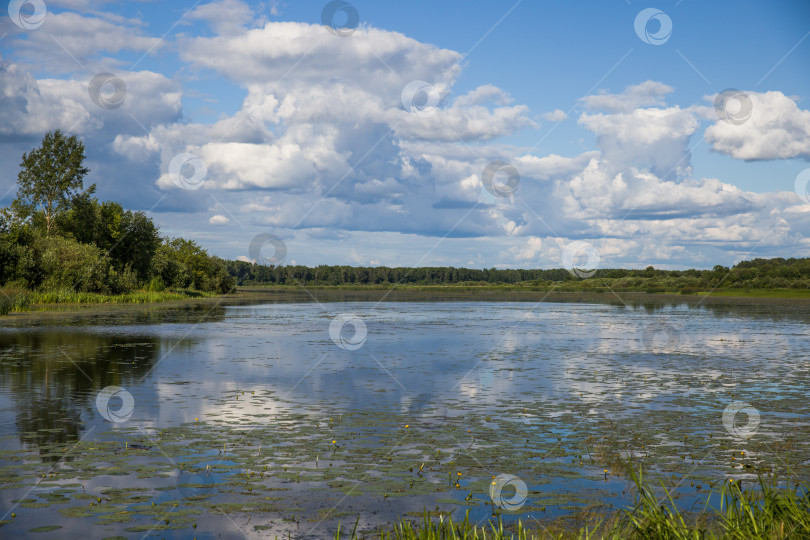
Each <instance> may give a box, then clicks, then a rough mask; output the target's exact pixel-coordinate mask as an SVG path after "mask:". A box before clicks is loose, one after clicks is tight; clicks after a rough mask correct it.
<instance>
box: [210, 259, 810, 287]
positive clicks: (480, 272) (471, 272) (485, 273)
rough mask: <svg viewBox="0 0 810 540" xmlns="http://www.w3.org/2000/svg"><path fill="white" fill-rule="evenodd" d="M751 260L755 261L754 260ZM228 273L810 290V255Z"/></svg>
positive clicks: (315, 280)
mask: <svg viewBox="0 0 810 540" xmlns="http://www.w3.org/2000/svg"><path fill="white" fill-rule="evenodd" d="M752 262H753V264H751V263H752ZM226 264H227V267H228V272H229V273H230V275H231V276H233V277H234V279H235V280H236V283H237V284H238V285H259V284H267V285H307V286H369V285H380V286H391V285H406V286H407V285H439V286H449V285H454V286H467V287H475V286H488V287H493V286H498V287H503V286H511V285H516V286H520V287H530V288H536V289H544V290H549V289H553V290H556V291H611V290H612V291H616V292H621V291H640V292H674V293H677V292H682V293H683V294H695V293H699V292H709V291H713V290H715V289H717V288H724V289H727V288H736V289H775V288H795V289H810V259H768V260H765V259H756V260H755V261H746V262H741V263H739V264H738V265H736V266H735V267H734V268H731V269H729V268H726V267H724V266H719V265H718V266H715V267H714V268H713V269H711V270H657V269H655V268H653V267H652V266H648V267H647V268H645V269H643V270H630V269H622V268H607V269H599V270H597V271H596V272H595V273H594V275H593V276H592V277H589V278H581V277H577V276H575V275H573V274H572V273H571V272H569V271H568V270H565V269H563V268H556V269H550V270H541V269H528V270H526V269H495V268H490V269H473V268H453V267H422V268H388V267H385V266H377V267H352V266H326V265H321V266H317V267H314V268H310V267H306V266H300V265H299V266H261V265H258V264H254V263H248V262H243V261H228V262H227V263H226Z"/></svg>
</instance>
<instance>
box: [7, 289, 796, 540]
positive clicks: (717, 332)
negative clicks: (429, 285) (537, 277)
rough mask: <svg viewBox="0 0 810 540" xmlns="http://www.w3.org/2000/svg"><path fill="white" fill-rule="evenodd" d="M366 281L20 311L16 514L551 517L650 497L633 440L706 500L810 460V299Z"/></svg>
mask: <svg viewBox="0 0 810 540" xmlns="http://www.w3.org/2000/svg"><path fill="white" fill-rule="evenodd" d="M346 298H353V297H350V296H345V297H341V296H340V295H338V294H333V295H331V296H330V297H328V298H323V299H319V300H321V301H313V300H314V299H313V298H310V297H308V296H302V295H290V296H289V297H288V298H286V299H285V298H280V297H273V298H272V301H270V300H266V301H265V303H247V304H245V303H239V304H235V305H224V304H217V303H208V304H201V305H199V306H194V307H171V308H164V309H160V308H154V307H153V308H139V309H138V310H126V309H123V310H120V311H110V312H108V313H107V312H102V313H100V314H97V315H94V316H87V317H78V318H76V319H70V318H67V319H54V320H51V319H43V320H42V321H38V322H37V321H34V323H35V324H31V321H27V322H25V324H13V325H11V326H7V327H5V328H3V329H2V330H0V354H2V356H1V357H0V437H1V438H0V460H1V461H2V463H0V477H1V480H0V482H2V484H1V485H0V513H2V514H3V516H2V519H3V520H4V521H5V522H6V523H5V524H4V525H3V526H2V527H0V535H2V536H4V537H12V536H19V535H24V534H27V533H28V532H29V531H32V530H40V531H42V532H41V533H40V534H38V535H37V537H41V538H48V537H51V536H52V537H54V538H61V537H68V536H79V535H83V536H88V537H94V538H95V537H98V538H102V537H114V536H117V535H118V536H123V537H127V538H129V537H132V538H141V537H143V536H156V537H163V538H187V537H188V538H190V537H196V538H241V537H274V536H276V535H279V536H280V535H287V534H288V533H289V534H290V535H292V536H293V537H296V538H308V537H317V538H321V537H331V536H333V535H334V531H335V529H336V528H337V525H338V523H340V524H342V525H341V527H342V528H343V529H346V528H349V529H351V528H352V527H353V526H354V524H355V522H357V523H358V529H359V530H371V529H374V528H375V527H380V526H386V525H387V524H389V523H391V522H393V521H395V520H396V519H398V518H401V517H403V516H405V517H407V516H420V515H422V514H423V513H424V512H425V511H430V512H452V513H453V515H454V517H455V516H463V515H464V513H465V512H467V511H469V512H470V517H471V520H473V521H474V522H479V521H481V522H485V521H486V520H488V519H491V518H492V517H493V515H500V516H501V517H502V518H503V519H504V520H505V521H507V522H512V521H515V520H517V519H520V520H522V521H523V522H524V523H525V522H529V523H530V524H532V525H537V523H538V522H539V523H540V524H542V523H544V522H546V521H548V520H553V519H555V518H559V517H561V516H566V515H570V514H572V513H577V512H580V511H582V510H583V509H589V511H597V512H598V511H605V512H609V511H611V510H615V509H616V508H622V507H625V506H627V505H628V504H631V503H632V502H633V490H632V483H631V482H630V481H629V480H628V477H627V464H628V463H632V464H633V466H634V467H640V466H643V467H644V470H645V475H647V476H649V477H651V478H653V479H654V480H655V482H656V483H658V481H659V480H660V481H662V482H663V483H664V484H665V485H666V486H667V487H668V489H670V490H671V492H672V493H673V495H674V496H675V497H676V499H677V501H678V504H680V505H683V506H684V507H687V506H689V505H691V504H693V503H694V502H695V501H698V500H704V499H705V496H706V493H707V492H708V491H709V490H710V489H711V488H712V487H717V486H718V485H719V483H721V482H726V481H728V480H729V479H731V480H734V481H742V482H744V483H748V484H749V485H753V481H754V480H755V479H756V478H757V474H763V475H766V476H768V477H770V476H771V475H773V477H774V478H775V479H777V481H779V482H784V481H791V482H795V481H804V482H807V481H808V480H810V407H809V406H808V391H810V339H808V337H810V335H809V332H808V328H810V325H808V323H810V305H808V303H806V302H805V303H802V302H781V303H779V302H767V301H755V302H744V303H741V302H733V301H728V302H725V301H720V300H714V301H712V302H705V303H704V302H702V301H701V300H700V299H695V298H693V299H686V300H683V301H680V300H672V301H656V300H649V299H647V300H644V301H638V300H627V299H623V298H619V297H613V296H611V297H610V298H609V299H608V300H607V301H604V302H547V301H546V302H537V301H534V300H532V301H481V300H475V299H468V298H461V299H456V300H454V301H436V300H437V299H436V298H431V300H432V301H407V302H404V301H389V300H391V298H385V300H384V301H380V300H381V298H377V299H374V300H368V299H366V300H355V301H334V300H341V299H343V300H345V299H346ZM326 300H328V301H326ZM438 300H440V299H438ZM254 302H259V300H254ZM226 304H227V302H226ZM12 512H13V513H14V514H15V517H13V518H12V517H11V514H12ZM358 520H359V521H358ZM57 527H59V528H57Z"/></svg>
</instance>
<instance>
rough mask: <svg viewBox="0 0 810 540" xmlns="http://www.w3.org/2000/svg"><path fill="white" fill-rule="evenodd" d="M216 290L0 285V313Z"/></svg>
mask: <svg viewBox="0 0 810 540" xmlns="http://www.w3.org/2000/svg"><path fill="white" fill-rule="evenodd" d="M213 296H216V293H211V292H202V291H194V290H188V289H178V290H172V291H132V292H129V293H124V294H114V295H110V294H99V293H88V292H76V291H71V290H65V291H28V290H25V289H2V288H0V315H8V314H9V313H11V312H20V311H29V310H31V311H40V310H45V309H47V306H49V305H58V304H148V303H154V302H167V301H170V300H186V299H193V298H210V297H213Z"/></svg>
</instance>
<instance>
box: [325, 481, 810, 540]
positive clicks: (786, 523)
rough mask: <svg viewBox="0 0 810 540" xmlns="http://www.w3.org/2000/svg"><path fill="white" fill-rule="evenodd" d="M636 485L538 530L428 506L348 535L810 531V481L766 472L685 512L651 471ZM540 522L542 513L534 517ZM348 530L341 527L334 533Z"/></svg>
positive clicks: (767, 534)
mask: <svg viewBox="0 0 810 540" xmlns="http://www.w3.org/2000/svg"><path fill="white" fill-rule="evenodd" d="M631 480H632V481H633V484H634V485H635V490H636V500H635V504H634V505H633V506H632V507H631V508H628V509H626V510H623V511H620V512H618V513H615V514H613V515H604V514H602V515H599V514H597V515H596V516H590V517H591V518H592V519H587V517H588V516H587V515H586V519H585V520H584V521H585V522H586V523H588V522H590V521H594V523H593V524H584V523H583V524H579V525H577V524H576V523H574V522H572V521H571V520H570V519H569V520H560V521H558V522H542V523H541V522H538V526H537V527H536V528H534V529H532V528H531V527H529V526H526V525H524V524H523V523H521V522H520V521H519V522H518V523H517V524H516V525H514V526H512V527H505V526H504V523H503V521H502V519H501V516H500V515H499V516H498V519H497V521H490V522H489V523H487V524H486V525H480V526H479V525H476V524H473V523H470V514H469V511H468V512H467V513H466V515H465V516H464V519H463V520H461V521H454V520H453V519H452V517H450V516H443V515H440V516H439V518H438V520H434V519H432V518H431V516H430V514H428V513H427V512H425V514H424V515H423V517H422V519H421V520H420V522H418V523H415V524H414V523H411V522H410V521H407V520H400V521H398V522H397V523H395V524H394V525H393V526H392V528H391V530H382V531H379V532H377V533H374V534H370V535H362V534H358V533H357V524H355V527H354V529H352V531H351V533H350V534H349V535H346V536H345V538H347V539H349V540H355V539H358V538H361V537H369V538H380V540H389V539H391V540H393V539H396V540H506V539H514V540H529V539H535V538H536V539H552V538H554V539H567V538H577V539H588V538H608V539H611V540H636V539H637V540H659V539H661V540H701V539H706V540H709V539H723V540H749V539H752V540H758V539H761V540H771V539H773V540H776V539H788V538H810V492H808V490H807V487H806V486H805V487H801V488H800V487H798V486H794V487H793V488H791V487H790V486H787V487H783V488H777V487H775V486H774V485H773V484H766V483H765V481H764V480H763V479H762V477H760V480H759V488H760V489H759V490H753V489H752V490H743V489H742V488H741V487H740V486H739V485H738V483H728V484H726V485H724V486H723V487H722V488H720V489H719V490H716V491H712V492H711V493H709V494H708V495H707V496H706V501H705V504H704V505H703V510H702V511H699V512H696V513H695V512H691V511H684V510H681V509H679V508H678V506H677V505H676V504H675V502H674V500H673V497H672V496H671V494H670V493H669V492H668V491H667V490H666V489H664V488H663V486H662V488H661V490H662V491H663V493H662V494H661V495H659V494H658V493H656V490H655V489H654V488H653V486H652V485H650V484H649V483H648V482H647V481H646V480H645V479H644V478H643V473H642V471H638V472H635V471H633V472H632V474H631ZM718 495H719V497H720V500H721V504H720V508H717V509H712V508H709V502H710V500H712V499H713V498H716V497H717V496H718ZM533 521H536V520H533ZM343 538H344V535H343V533H342V531H341V529H340V527H338V530H337V533H336V534H335V540H342V539H343Z"/></svg>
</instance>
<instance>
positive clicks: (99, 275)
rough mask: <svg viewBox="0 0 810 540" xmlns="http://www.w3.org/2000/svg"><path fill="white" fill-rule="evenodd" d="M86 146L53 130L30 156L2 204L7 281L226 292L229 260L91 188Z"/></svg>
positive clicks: (112, 289) (36, 286) (47, 286)
mask: <svg viewBox="0 0 810 540" xmlns="http://www.w3.org/2000/svg"><path fill="white" fill-rule="evenodd" d="M84 160H85V154H84V144H83V143H82V142H81V140H79V139H78V138H77V137H76V136H66V135H65V134H63V133H62V132H61V131H59V130H56V131H52V132H49V133H47V134H46V135H45V137H44V138H43V139H42V144H41V146H39V147H38V148H35V149H34V150H32V151H31V152H30V153H26V154H23V158H22V163H21V164H20V167H21V170H20V172H19V175H18V177H17V198H16V199H15V200H14V201H13V202H12V204H11V206H8V207H5V208H2V209H0V286H6V287H20V288H25V289H30V290H49V291H50V290H65V289H71V290H75V291H77V292H96V293H105V294H118V293H124V292H129V291H132V290H136V289H148V290H154V291H161V290H164V289H166V288H169V289H196V290H200V291H218V292H227V291H229V290H231V289H232V288H233V285H234V280H233V278H232V277H231V276H230V275H229V274H228V272H227V269H226V266H225V264H224V261H223V260H221V259H219V258H217V257H213V256H210V255H208V253H206V251H205V250H204V249H202V248H201V247H200V246H199V245H197V244H196V243H195V242H193V241H191V240H184V239H182V238H164V237H161V235H160V231H159V230H158V227H157V226H156V225H155V224H154V223H153V221H152V220H151V219H150V218H149V217H147V216H146V214H144V213H143V212H132V211H130V210H125V209H124V208H123V207H121V205H120V204H118V203H116V202H111V201H104V202H101V201H99V200H98V199H97V198H96V197H94V193H95V185H91V186H89V187H88V188H86V189H85V188H84V185H83V178H84V176H85V175H86V174H87V173H88V172H89V170H88V169H87V168H86V167H85V166H84Z"/></svg>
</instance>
